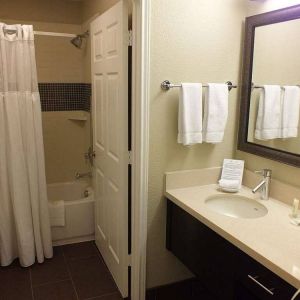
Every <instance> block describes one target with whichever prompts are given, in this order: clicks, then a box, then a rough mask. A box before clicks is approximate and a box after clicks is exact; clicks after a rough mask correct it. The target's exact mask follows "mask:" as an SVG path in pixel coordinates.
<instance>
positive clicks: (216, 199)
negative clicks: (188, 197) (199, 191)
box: [205, 195, 268, 219]
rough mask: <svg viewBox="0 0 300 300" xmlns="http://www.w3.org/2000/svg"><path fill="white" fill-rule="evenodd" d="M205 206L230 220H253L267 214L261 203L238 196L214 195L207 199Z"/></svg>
mask: <svg viewBox="0 0 300 300" xmlns="http://www.w3.org/2000/svg"><path fill="white" fill-rule="evenodd" d="M205 204H206V205H207V206H208V207H209V208H210V209H211V210H213V211H215V212H217V213H219V214H221V215H225V216H228V217H232V218H245V219H255V218H260V217H263V216H265V215H266V214H267V213H268V209H267V208H266V207H265V206H264V205H262V204H261V203H259V202H257V201H256V200H253V199H250V198H247V197H243V196H238V195H214V196H211V197H209V198H207V199H206V200H205Z"/></svg>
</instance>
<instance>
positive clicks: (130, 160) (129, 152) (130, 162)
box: [128, 151, 132, 165]
mask: <svg viewBox="0 0 300 300" xmlns="http://www.w3.org/2000/svg"><path fill="white" fill-rule="evenodd" d="M128 164H129V165H132V152H131V151H128Z"/></svg>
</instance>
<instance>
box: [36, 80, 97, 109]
mask: <svg viewBox="0 0 300 300" xmlns="http://www.w3.org/2000/svg"><path fill="white" fill-rule="evenodd" d="M39 92H40V98H41V106H42V111H67V110H84V111H90V102H91V100H90V99H91V84H89V83H39Z"/></svg>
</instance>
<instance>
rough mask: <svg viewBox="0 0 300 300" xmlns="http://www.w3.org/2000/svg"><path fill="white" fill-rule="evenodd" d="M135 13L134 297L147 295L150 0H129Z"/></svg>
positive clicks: (133, 139) (133, 121) (132, 280)
mask: <svg viewBox="0 0 300 300" xmlns="http://www.w3.org/2000/svg"><path fill="white" fill-rule="evenodd" d="M130 1H131V2H132V5H133V13H132V25H133V26H132V30H133V32H132V33H133V45H132V108H131V109H132V228H131V230H132V231H131V232H132V255H131V299H132V300H143V299H145V295H146V242H147V203H148V162H149V91H150V0H130Z"/></svg>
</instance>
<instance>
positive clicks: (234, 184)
mask: <svg viewBox="0 0 300 300" xmlns="http://www.w3.org/2000/svg"><path fill="white" fill-rule="evenodd" d="M219 185H220V187H221V188H225V189H235V190H239V189H240V188H241V187H240V181H239V180H237V179H220V180H219Z"/></svg>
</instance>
